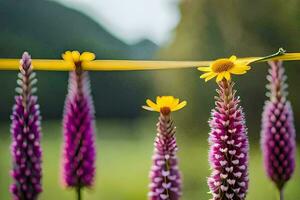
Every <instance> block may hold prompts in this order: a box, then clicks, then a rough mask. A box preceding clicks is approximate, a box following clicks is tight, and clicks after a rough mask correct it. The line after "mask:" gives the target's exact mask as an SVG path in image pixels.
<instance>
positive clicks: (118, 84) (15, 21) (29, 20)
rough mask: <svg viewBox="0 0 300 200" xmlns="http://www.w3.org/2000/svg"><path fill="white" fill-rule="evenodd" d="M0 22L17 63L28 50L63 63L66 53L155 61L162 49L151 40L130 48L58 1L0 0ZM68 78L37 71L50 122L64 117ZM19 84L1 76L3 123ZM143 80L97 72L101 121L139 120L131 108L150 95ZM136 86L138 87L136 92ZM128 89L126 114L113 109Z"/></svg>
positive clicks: (3, 41) (0, 52)
mask: <svg viewBox="0 0 300 200" xmlns="http://www.w3.org/2000/svg"><path fill="white" fill-rule="evenodd" d="M0 19H1V20H0V27H1V30H0V57H2V58H9V57H12V58H16V57H17V58H18V57H21V55H22V53H23V52H24V51H29V52H30V54H31V55H32V57H33V58H60V56H61V53H63V52H64V51H66V50H74V49H76V50H79V51H91V52H94V53H96V55H97V58H98V59H151V58H152V57H153V55H154V54H155V52H156V50H157V49H158V46H157V45H156V44H154V43H153V42H151V41H150V40H142V41H140V42H138V43H137V44H134V45H129V44H126V43H125V42H123V41H121V40H120V39H118V38H116V37H115V36H113V35H112V34H111V33H109V32H108V31H107V30H105V29H104V28H103V27H102V26H101V25H100V24H99V23H97V22H95V21H94V20H93V19H91V18H89V17H87V16H86V15H84V14H82V13H80V12H79V11H76V10H73V9H70V8H66V7H64V6H62V5H60V4H59V3H56V2H53V1H45V0H26V1H21V0H0ZM67 77H68V76H67V73H65V72H38V79H39V93H38V94H39V97H40V103H41V104H42V111H43V114H44V116H45V117H46V118H47V117H60V116H61V115H62V106H63V101H64V97H65V93H66V88H67V87H66V84H67ZM133 77H134V79H132V78H133ZM15 79H16V72H2V71H1V74H0V80H1V82H2V85H4V87H3V88H2V92H1V100H0V108H1V114H0V118H2V119H7V117H8V116H9V114H10V113H11V109H10V106H11V105H12V103H13V95H14V87H15V85H16V84H15ZM141 79H142V75H141V73H139V72H135V73H134V76H132V75H131V74H129V73H124V74H123V76H119V75H118V74H114V73H108V72H105V73H101V74H99V73H93V75H92V85H93V87H92V91H93V93H94V94H95V98H97V100H98V98H99V102H100V103H99V104H96V111H97V112H98V113H99V114H98V116H100V117H101V116H106V117H107V116H108V117H109V116H111V117H116V116H121V117H132V116H136V115H137V113H138V110H135V111H132V109H131V110H130V107H131V106H133V105H135V106H136V105H137V104H138V105H139V103H140V101H141V98H144V96H145V92H144V91H147V90H148V89H149V87H148V86H147V82H143V84H142V85H141V84H140V83H139V81H140V80H141ZM137 84H139V86H138V87H135V86H136V85H137ZM123 90H125V91H126V90H127V91H129V93H132V99H128V98H127V99H124V100H123V104H124V108H125V109H124V110H120V109H119V108H118V106H112V107H110V106H109V105H115V104H118V100H119V99H120V98H122V96H121V94H123V93H124V92H123ZM110 93H111V94H112V96H109V94H110ZM102 94H105V96H104V95H102ZM136 95H137V96H136ZM138 95H140V96H138ZM54 97H55V98H54Z"/></svg>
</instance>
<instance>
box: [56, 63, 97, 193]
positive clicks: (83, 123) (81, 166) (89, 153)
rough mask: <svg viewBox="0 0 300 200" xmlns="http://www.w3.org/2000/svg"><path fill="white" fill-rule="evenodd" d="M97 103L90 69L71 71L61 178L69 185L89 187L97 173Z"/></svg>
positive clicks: (66, 104)
mask: <svg viewBox="0 0 300 200" xmlns="http://www.w3.org/2000/svg"><path fill="white" fill-rule="evenodd" d="M94 129H95V127H94V107H93V102H92V97H91V94H90V82H89V76H88V72H85V71H82V70H81V69H80V68H77V69H76V70H75V71H72V72H70V75H69V90H68V95H67V97H66V101H65V110H64V118H63V132H64V151H63V162H62V165H63V166H62V171H61V172H62V181H63V183H64V185H65V186H66V187H75V188H77V189H78V188H79V191H80V188H82V187H90V186H92V184H93V181H94V177H95V159H96V150H95V144H94V131H95V130H94Z"/></svg>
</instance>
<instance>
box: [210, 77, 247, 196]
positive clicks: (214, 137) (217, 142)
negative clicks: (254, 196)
mask: <svg viewBox="0 0 300 200" xmlns="http://www.w3.org/2000/svg"><path fill="white" fill-rule="evenodd" d="M218 84H219V88H220V89H219V90H217V92H218V94H219V96H217V97H216V107H215V109H214V110H212V114H211V115H212V116H211V119H210V121H209V124H210V127H211V132H210V136H209V143H210V150H209V161H210V165H211V169H212V174H211V176H210V177H209V178H208V186H209V188H210V191H211V193H212V195H213V199H214V200H227V199H238V200H244V199H245V198H246V194H247V190H248V182H249V181H248V152H249V145H248V138H247V129H246V125H245V119H244V113H243V111H242V108H241V106H239V102H240V100H239V98H238V97H236V96H235V93H236V91H235V90H233V85H234V84H233V83H231V82H227V81H226V80H223V81H221V82H219V83H218Z"/></svg>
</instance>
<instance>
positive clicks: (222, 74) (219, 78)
mask: <svg viewBox="0 0 300 200" xmlns="http://www.w3.org/2000/svg"><path fill="white" fill-rule="evenodd" d="M223 78H224V72H222V73H220V74H218V76H217V80H216V81H217V82H220V81H222V80H223Z"/></svg>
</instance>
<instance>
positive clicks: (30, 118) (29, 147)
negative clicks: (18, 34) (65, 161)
mask: <svg viewBox="0 0 300 200" xmlns="http://www.w3.org/2000/svg"><path fill="white" fill-rule="evenodd" d="M20 64H21V66H20V73H19V76H18V77H19V79H18V81H17V83H18V85H19V87H17V89H16V91H17V92H18V95H17V96H16V97H15V105H14V107H13V113H12V116H11V119H12V124H11V134H12V145H11V152H12V162H13V169H12V171H11V174H12V177H13V179H14V180H13V184H12V185H11V188H10V191H11V193H12V195H13V199H14V200H36V199H37V198H38V195H39V193H41V192H42V186H41V178H42V167H41V162H42V150H41V146H40V139H41V122H40V118H41V117H40V111H39V105H38V104H37V96H35V95H33V93H34V92H35V90H36V88H35V87H34V84H35V83H36V79H35V73H33V72H32V65H31V58H30V55H29V54H28V53H27V52H25V53H24V54H23V56H22V59H21V61H20Z"/></svg>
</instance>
